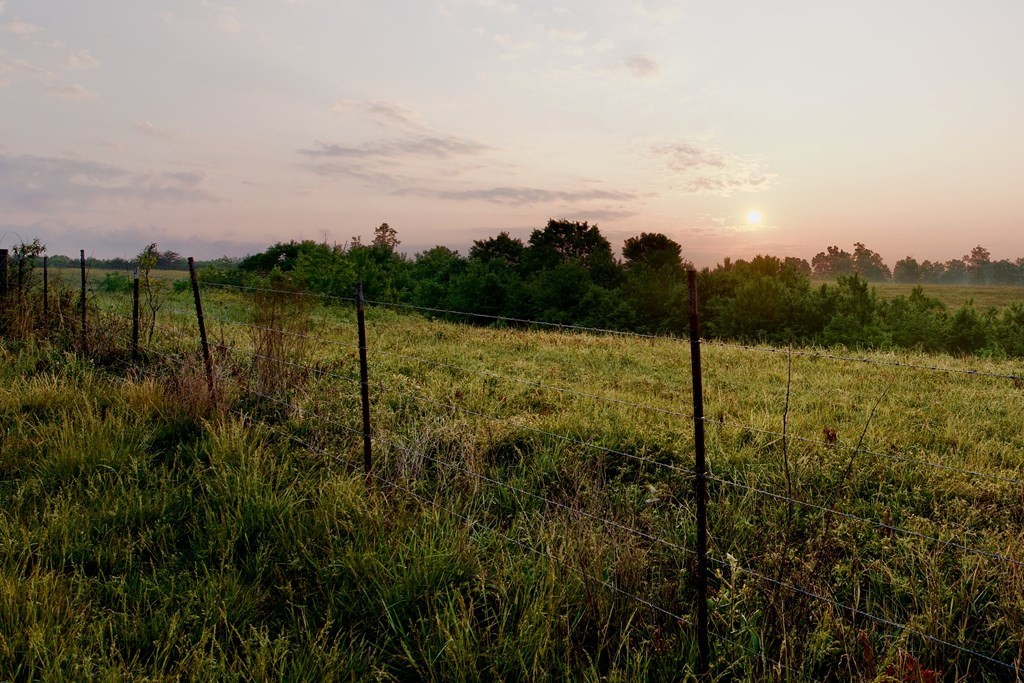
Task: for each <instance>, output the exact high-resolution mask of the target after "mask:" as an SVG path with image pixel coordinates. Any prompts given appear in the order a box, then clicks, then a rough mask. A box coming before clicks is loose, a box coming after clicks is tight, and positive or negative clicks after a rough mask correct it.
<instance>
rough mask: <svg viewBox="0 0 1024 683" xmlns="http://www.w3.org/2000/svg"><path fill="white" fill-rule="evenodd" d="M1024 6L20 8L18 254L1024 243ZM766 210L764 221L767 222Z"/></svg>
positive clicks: (12, 187)
mask: <svg viewBox="0 0 1024 683" xmlns="http://www.w3.org/2000/svg"><path fill="white" fill-rule="evenodd" d="M1022 25H1024V4H1022V3H1021V2H1019V0H1007V1H998V0H992V1H989V2H984V3H968V2H946V1H939V2H936V1H934V0H928V1H923V0H916V1H915V0H906V1H902V2H891V1H886V2H881V1H867V2H857V3H822V2H811V1H807V2H776V3H760V2H757V3H755V2H742V3H741V2H720V3H707V2H705V3H687V2H646V1H628V0H623V1H619V0H616V1H614V2H612V1H603V0H602V1H587V2H584V1H582V0H568V1H566V2H562V3H548V2H531V1H526V0H524V1H521V2H517V1H513V0H434V1H431V2H410V1H399V0H395V1H388V2H366V1H365V0H359V1H348V0H252V1H251V2H244V3H228V2H220V1H217V0H179V1H176V2H173V3H171V2H164V3H160V2H123V1H122V0H118V1H116V2H115V1H114V0H93V1H91V2H88V3H86V2H77V1H74V0H63V1H62V0H6V1H2V0H0V211H2V212H0V238H2V244H0V246H4V247H8V246H10V245H12V244H13V243H15V242H16V241H19V240H20V239H30V238H32V237H40V238H41V239H42V240H43V241H44V242H46V243H47V244H48V245H49V251H50V253H77V250H78V249H79V248H84V249H86V250H87V252H88V253H91V254H94V255H96V256H119V255H129V256H130V255H132V254H134V253H136V252H138V251H139V249H140V248H141V247H142V246H144V245H145V244H146V243H147V242H151V241H156V242H158V243H159V244H160V245H161V246H162V247H166V248H170V249H174V250H176V251H179V252H181V253H183V254H186V255H195V256H197V257H200V258H206V257H215V256H219V255H221V254H229V255H243V254H245V253H249V252H254V251H258V250H261V249H262V248H264V247H265V246H266V245H268V244H270V243H272V242H275V241H278V240H288V239H315V240H318V241H320V240H327V241H328V242H337V243H343V242H346V241H349V240H350V239H351V238H352V237H353V236H356V235H362V236H363V237H364V238H367V237H370V236H372V233H373V229H374V227H376V226H377V225H379V224H380V223H381V222H384V221H387V222H388V223H389V224H390V225H391V226H392V227H394V228H396V229H397V231H398V237H399V239H400V240H401V241H402V244H401V249H402V250H403V251H407V252H409V253H415V252H417V251H420V250H423V249H425V248H428V247H430V246H433V245H435V244H445V245H448V246H450V247H452V248H456V249H459V250H460V251H461V253H463V254H465V253H466V250H467V247H468V246H469V245H470V244H471V243H472V241H473V240H474V239H480V238H482V237H486V236H490V235H494V234H496V233H498V232H499V231H502V230H506V231H509V232H510V233H511V234H512V235H514V236H520V237H526V236H528V235H529V232H530V231H531V230H532V229H534V228H539V227H543V225H544V224H545V223H546V222H547V220H548V219H549V218H568V219H572V220H587V221H590V222H591V223H596V224H597V225H598V226H599V227H600V228H601V231H602V232H603V233H604V234H605V236H607V237H608V239H609V240H610V241H611V242H612V244H613V245H614V246H615V247H616V248H619V247H621V245H622V241H623V240H624V239H625V238H627V237H630V236H632V235H636V234H638V233H640V232H642V231H643V232H663V233H665V234H666V235H668V236H670V237H671V238H673V239H675V240H676V241H678V242H679V243H680V244H682V245H683V253H684V255H685V256H686V257H687V258H689V259H690V260H692V261H694V262H696V263H697V264H698V265H713V264H714V263H715V262H717V261H719V260H721V259H722V258H723V257H724V256H732V257H734V258H738V257H749V256H753V255H755V254H757V253H770V254H775V255H780V256H783V255H792V256H800V257H804V258H810V257H811V256H813V254H815V253H816V252H818V251H822V250H823V249H824V248H825V247H826V246H828V245H830V244H837V245H840V246H842V247H844V248H846V249H850V248H851V245H852V244H853V243H854V242H855V241H859V242H864V243H866V244H867V245H868V246H869V247H870V248H872V249H874V250H876V251H878V252H880V253H881V254H882V255H883V257H884V258H885V259H886V261H887V262H888V263H889V264H892V263H894V262H895V261H896V260H897V259H899V258H902V257H903V256H906V255H913V256H915V257H916V258H918V259H941V260H945V259H948V258H957V257H960V256H961V255H963V254H965V253H967V252H969V251H970V250H971V248H972V247H974V246H975V245H977V244H983V245H984V246H986V247H987V248H988V249H989V250H991V253H992V257H993V258H994V259H998V258H1006V257H1011V258H1012V257H1018V256H1024V219H1022V208H1021V186H1022V181H1024V162H1022V159H1024V126H1022V125H1021V122H1022V120H1024V107H1022V104H1024V78H1022V77H1021V65H1022V64H1024V41H1021V40H1020V36H1019V33H1020V27H1021V26H1022ZM754 206H756V207H757V208H756V209H752V208H751V207H754Z"/></svg>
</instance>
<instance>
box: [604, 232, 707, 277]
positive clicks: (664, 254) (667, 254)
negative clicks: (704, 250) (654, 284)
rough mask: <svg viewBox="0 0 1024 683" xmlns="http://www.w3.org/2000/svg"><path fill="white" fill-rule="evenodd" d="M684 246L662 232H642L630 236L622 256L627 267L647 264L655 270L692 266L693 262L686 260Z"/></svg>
mask: <svg viewBox="0 0 1024 683" xmlns="http://www.w3.org/2000/svg"><path fill="white" fill-rule="evenodd" d="M682 250H683V248H682V246H680V244H679V243H678V242H676V241H675V240H673V239H670V238H669V237H666V236H665V235H663V234H661V233H656V232H642V233H640V234H639V235H638V236H636V237H630V238H629V239H627V240H626V241H625V243H624V244H623V245H622V257H623V259H625V262H626V268H627V269H632V268H634V267H637V266H646V267H648V268H652V269H654V270H660V269H662V268H666V267H671V268H676V269H682V270H685V269H688V268H692V267H693V264H691V263H690V262H689V261H685V260H684V259H683V258H682V256H681V254H682Z"/></svg>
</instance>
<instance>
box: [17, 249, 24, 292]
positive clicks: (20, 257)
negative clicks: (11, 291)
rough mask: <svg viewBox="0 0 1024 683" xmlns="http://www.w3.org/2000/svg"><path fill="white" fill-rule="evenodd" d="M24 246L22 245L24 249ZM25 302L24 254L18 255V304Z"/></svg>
mask: <svg viewBox="0 0 1024 683" xmlns="http://www.w3.org/2000/svg"><path fill="white" fill-rule="evenodd" d="M24 247H25V245H22V248H23V249H24ZM24 300H25V254H18V304H19V305H20V304H21V303H22V302H23V301H24Z"/></svg>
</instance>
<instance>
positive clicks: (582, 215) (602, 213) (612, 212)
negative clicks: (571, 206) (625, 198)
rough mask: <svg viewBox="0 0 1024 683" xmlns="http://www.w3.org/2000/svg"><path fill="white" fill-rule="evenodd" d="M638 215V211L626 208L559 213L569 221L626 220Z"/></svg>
mask: <svg viewBox="0 0 1024 683" xmlns="http://www.w3.org/2000/svg"><path fill="white" fill-rule="evenodd" d="M636 215H637V212H636V211H626V210H624V209H594V210H591V211H577V212H575V213H565V214H559V216H560V217H561V218H564V219H565V220H567V221H589V222H591V223H594V222H596V221H618V220H624V219H626V218H632V217H633V216H636Z"/></svg>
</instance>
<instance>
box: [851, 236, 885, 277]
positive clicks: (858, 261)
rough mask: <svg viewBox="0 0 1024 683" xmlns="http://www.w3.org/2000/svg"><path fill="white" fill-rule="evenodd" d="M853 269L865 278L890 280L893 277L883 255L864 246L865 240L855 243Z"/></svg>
mask: <svg viewBox="0 0 1024 683" xmlns="http://www.w3.org/2000/svg"><path fill="white" fill-rule="evenodd" d="M853 247H854V248H853V270H854V272H856V273H858V274H860V276H861V277H862V278H864V279H865V280H872V281H877V280H888V279H889V278H891V277H892V273H891V272H890V271H889V266H887V265H885V262H884V261H883V260H882V256H881V255H880V254H879V253H878V252H877V251H872V250H871V249H868V248H867V247H866V246H864V243H863V242H856V243H855V244H854V245H853Z"/></svg>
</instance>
